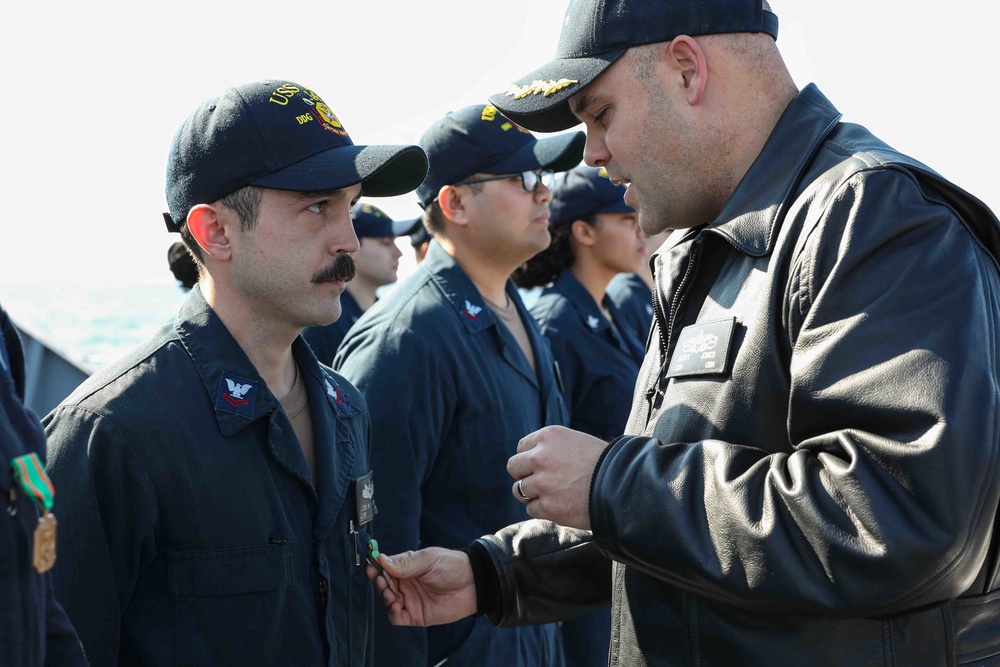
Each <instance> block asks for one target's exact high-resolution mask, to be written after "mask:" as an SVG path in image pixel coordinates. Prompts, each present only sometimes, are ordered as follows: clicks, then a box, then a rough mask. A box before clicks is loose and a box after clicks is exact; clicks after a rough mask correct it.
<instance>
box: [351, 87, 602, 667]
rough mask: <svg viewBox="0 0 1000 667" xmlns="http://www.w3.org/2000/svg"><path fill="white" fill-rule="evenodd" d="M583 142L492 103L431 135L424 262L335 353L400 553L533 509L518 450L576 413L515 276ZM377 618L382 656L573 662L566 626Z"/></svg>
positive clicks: (472, 534) (543, 242)
mask: <svg viewBox="0 0 1000 667" xmlns="http://www.w3.org/2000/svg"><path fill="white" fill-rule="evenodd" d="M584 141H585V138H584V135H583V133H582V132H577V133H572V134H562V135H557V136H554V137H549V138H546V139H543V140H541V141H539V140H536V139H535V137H534V136H533V135H532V134H531V133H530V132H528V131H527V130H524V129H522V128H521V127H519V126H518V125H516V124H514V123H513V122H511V121H509V120H508V119H506V118H504V117H503V116H502V115H500V114H499V113H497V111H496V109H495V108H493V107H491V106H483V105H477V106H471V107H466V108H464V109H461V110H459V111H455V112H452V113H449V114H447V115H446V116H445V117H444V118H442V119H440V120H439V121H437V122H436V123H434V124H433V125H432V126H431V127H430V128H429V129H428V130H427V131H426V132H425V133H424V136H423V138H422V140H421V142H420V143H421V146H422V147H423V148H424V150H425V151H427V153H428V161H429V163H430V171H429V172H428V175H427V178H426V179H424V182H423V183H422V184H421V186H420V188H419V189H418V190H417V196H418V198H419V200H420V204H421V206H422V207H423V208H424V219H423V222H424V225H425V226H426V228H427V229H428V231H429V232H430V234H431V235H432V237H433V240H432V241H431V243H430V247H429V248H428V251H427V256H426V259H425V260H424V261H423V262H421V264H420V266H419V267H418V268H417V270H416V272H415V273H414V274H413V275H412V276H411V277H410V278H409V279H407V280H406V281H404V282H403V283H401V284H400V285H398V286H397V287H396V288H395V289H394V290H393V292H392V293H391V294H390V295H388V296H387V297H386V298H385V299H383V300H380V301H379V302H378V303H376V304H375V305H374V306H372V308H371V309H369V310H368V311H367V312H366V313H365V314H364V315H363V316H362V317H361V319H359V320H358V322H357V323H356V324H355V325H354V327H353V328H352V329H351V331H350V333H348V335H347V337H346V338H345V339H344V341H343V343H342V344H341V346H340V348H339V350H338V353H337V356H336V358H335V359H334V368H337V369H338V370H339V371H340V372H341V373H342V374H343V375H344V376H345V377H347V378H349V379H350V381H351V382H353V383H355V384H356V385H357V386H358V388H359V389H361V391H362V392H364V394H365V396H366V397H367V399H368V403H369V409H370V411H371V416H372V419H371V423H372V457H373V461H372V464H373V466H375V467H377V468H378V470H379V475H380V478H379V480H380V481H379V496H378V497H379V503H378V505H379V507H378V508H379V512H380V514H379V535H378V538H379V542H380V547H381V548H382V550H383V551H385V552H386V553H398V552H400V551H405V550H407V549H418V548H420V547H423V546H429V545H438V546H447V547H451V548H462V547H464V546H465V545H467V544H469V543H470V542H471V541H472V540H473V539H475V538H477V537H478V536H480V535H482V534H484V533H488V532H492V531H495V530H498V529H500V528H502V527H503V526H506V525H508V524H510V523H513V522H516V521H521V520H524V519H526V518H528V515H527V513H526V512H525V509H524V506H523V504H521V503H519V502H518V501H517V500H516V499H514V498H512V497H511V495H510V477H509V476H508V474H507V470H506V465H507V459H509V458H510V457H511V456H512V455H513V454H514V453H515V452H516V450H517V443H518V440H519V439H520V438H522V437H523V436H525V435H526V434H528V433H530V432H532V431H534V430H536V429H538V428H541V427H542V426H545V425H550V424H564V423H565V420H566V409H565V406H564V404H563V402H562V399H561V398H560V387H559V379H558V370H557V368H556V366H555V363H554V361H553V358H552V355H551V353H550V352H549V349H548V346H547V344H546V342H545V339H544V338H543V337H542V336H541V334H540V332H539V331H538V329H537V326H536V325H535V324H534V321H533V320H532V318H531V316H530V315H529V314H528V312H527V311H526V310H525V308H524V305H523V304H522V303H521V299H520V297H519V296H518V292H517V289H516V288H515V287H514V284H513V283H512V282H511V281H510V279H509V278H510V275H511V273H513V271H514V269H516V268H517V267H518V266H520V265H521V264H523V263H524V262H526V261H527V260H528V259H530V258H531V257H532V256H534V255H535V254H537V253H538V252H540V251H542V250H544V249H545V248H546V247H548V245H549V241H550V236H549V224H548V221H549V211H548V205H549V200H550V199H551V196H552V195H551V192H550V191H549V188H548V185H547V184H546V183H545V180H546V179H545V175H546V174H547V173H549V172H552V171H566V170H568V169H571V168H572V167H574V166H575V165H577V164H578V163H579V162H580V160H581V158H582V154H583V144H584ZM608 576H609V577H610V573H609V575H608ZM376 619H377V620H376V636H377V637H379V640H378V650H377V651H376V652H375V656H376V664H379V665H394V666H397V665H403V666H406V665H414V666H416V665H419V666H420V667H423V666H424V665H437V664H439V663H440V662H442V661H444V660H445V659H447V661H448V662H447V664H448V666H449V667H458V666H460V665H476V667H482V666H484V665H503V666H504V667H517V666H518V665H521V666H523V667H529V666H530V667H537V666H541V667H546V666H559V665H562V664H563V654H562V645H561V643H560V640H559V634H558V632H557V628H556V626H555V625H554V624H548V625H537V626H526V627H520V628H504V629H501V628H496V627H493V626H492V625H491V624H490V623H489V622H488V621H487V620H486V618H485V617H471V618H467V619H464V620H462V621H459V622H458V623H454V624H451V625H445V626H440V627H435V628H429V629H424V628H400V627H394V626H391V625H389V624H388V622H387V620H386V619H385V618H384V616H383V615H376Z"/></svg>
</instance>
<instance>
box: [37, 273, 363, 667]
mask: <svg viewBox="0 0 1000 667" xmlns="http://www.w3.org/2000/svg"><path fill="white" fill-rule="evenodd" d="M292 354H293V356H294V358H295V361H296V363H298V366H299V369H300V373H301V378H302V379H303V380H304V381H305V382H306V389H307V392H308V396H309V407H310V411H311V413H312V421H313V434H314V444H315V451H316V468H317V475H318V484H317V486H316V487H314V486H313V482H312V476H311V474H310V470H309V467H308V465H307V463H306V460H305V457H304V455H303V453H302V449H301V446H300V444H299V441H298V438H297V437H296V435H295V432H294V430H293V428H292V425H291V422H290V421H289V419H288V417H287V416H286V414H285V411H284V410H283V408H282V407H281V405H280V403H279V402H278V401H277V399H276V398H275V397H274V395H273V394H272V393H271V391H270V389H269V388H268V387H267V385H266V383H265V382H264V380H263V379H262V378H261V376H260V374H259V373H258V372H257V370H256V368H255V367H254V366H253V364H252V363H251V362H250V360H249V359H248V358H247V356H246V354H245V353H244V352H243V350H242V348H241V347H240V346H239V344H238V343H237V342H236V340H235V339H234V338H233V336H232V335H231V334H230V332H229V330H228V329H227V328H226V326H225V324H223V322H222V320H220V319H219V317H218V315H216V313H215V311H213V310H212V309H211V308H210V307H209V306H208V304H207V303H206V302H205V300H204V298H203V296H202V294H201V290H200V288H199V287H195V288H194V289H193V290H192V291H191V293H190V295H189V296H188V299H187V301H186V302H185V303H184V305H183V306H182V307H181V311H180V313H179V315H178V317H177V319H176V320H175V321H174V322H173V323H172V324H171V325H168V326H167V327H164V328H163V329H161V330H160V332H159V333H157V334H156V335H155V336H154V337H153V338H151V339H150V340H149V341H147V342H146V343H144V344H142V345H141V346H140V347H139V348H137V349H136V350H135V351H133V352H132V353H130V354H128V355H126V356H125V357H124V358H122V359H121V360H119V361H117V362H114V363H112V364H111V365H109V366H107V367H105V368H104V369H102V370H101V371H100V372H98V373H97V374H96V375H94V376H93V377H91V378H90V379H88V380H87V381H86V382H84V384H83V385H81V386H80V387H79V388H78V389H77V391H75V392H74V393H73V395H71V396H70V397H69V398H67V399H66V401H64V402H63V403H62V405H60V406H59V407H57V408H56V409H55V410H53V412H52V413H50V414H49V415H48V416H47V417H46V418H45V420H44V424H45V426H46V429H47V431H48V434H49V448H50V468H51V471H50V474H51V476H52V478H53V480H54V481H55V483H56V485H57V488H59V493H60V499H61V502H60V503H59V508H60V512H61V516H60V519H59V521H60V525H59V545H58V548H59V552H60V553H59V564H58V565H57V566H56V568H55V578H54V579H55V589H56V593H57V594H58V595H59V596H60V601H61V602H62V603H63V605H64V606H65V607H66V611H67V612H68V613H69V616H70V618H71V619H72V620H73V621H74V623H75V624H76V626H77V631H78V632H79V634H80V638H81V639H82V641H83V645H84V648H85V649H86V651H87V653H88V656H89V657H90V660H91V662H92V664H93V665H95V666H99V667H112V666H114V665H116V664H117V665H121V666H122V667H124V666H125V665H144V666H154V667H155V666H160V665H163V666H166V665H234V666H236V665H239V666H245V665H328V666H330V667H333V666H338V667H342V666H347V665H350V666H351V667H359V666H367V665H371V664H372V661H373V642H372V630H373V628H372V624H373V617H374V614H373V611H374V609H373V605H374V595H373V589H372V586H371V583H370V582H369V581H368V580H367V578H366V577H365V560H364V556H365V554H364V549H365V545H366V543H367V540H368V537H369V536H370V535H371V528H372V525H373V524H372V523H370V522H368V521H367V520H368V519H370V514H371V513H370V512H369V515H368V516H365V517H359V511H360V510H361V509H362V508H363V507H364V506H365V505H364V503H361V502H359V501H360V500H361V497H360V494H362V493H364V494H365V496H366V497H368V498H370V496H371V494H372V491H373V486H372V483H373V482H374V481H375V480H373V479H366V475H367V474H368V473H369V471H371V466H370V465H369V460H368V459H369V437H370V433H369V428H368V415H367V408H366V406H365V402H364V399H363V398H362V396H361V394H360V393H359V392H358V391H357V390H356V389H355V388H354V387H352V386H351V385H350V384H349V383H348V382H346V381H345V380H344V379H343V378H341V377H340V376H338V375H337V374H335V373H333V371H331V370H329V369H328V368H323V367H321V366H320V365H319V363H317V361H316V358H315V356H313V354H312V351H311V350H310V349H309V347H308V345H306V343H305V341H303V340H302V339H301V338H297V339H296V340H295V342H294V343H293V345H292ZM358 480H361V482H360V483H359V481H358ZM362 521H364V522H365V523H364V525H359V524H360V523H361V522H362Z"/></svg>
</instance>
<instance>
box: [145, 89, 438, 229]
mask: <svg viewBox="0 0 1000 667" xmlns="http://www.w3.org/2000/svg"><path fill="white" fill-rule="evenodd" d="M426 174H427V156H426V155H425V154H424V151H423V149H422V148H420V147H419V146H414V145H382V146H356V145H355V144H354V142H353V141H351V138H350V136H348V134H347V130H346V129H344V126H343V124H342V123H341V122H340V120H339V119H338V118H337V116H336V115H335V114H334V113H333V111H332V110H331V109H330V107H329V106H327V105H326V103H325V102H324V101H323V100H322V99H321V98H320V96H319V95H317V94H316V93H315V92H313V91H312V90H311V89H309V88H306V87H305V86H302V85H299V84H297V83H292V82H290V81H287V80H283V79H274V80H268V81H255V82H253V83H247V84H243V85H240V86H235V87H233V88H229V89H228V90H226V91H225V92H224V93H222V94H221V95H220V96H218V97H216V98H213V99H210V100H207V101H206V102H204V103H203V104H202V105H201V106H200V107H198V109H197V110H196V111H195V112H194V113H193V114H191V115H190V116H189V117H188V118H187V120H185V121H184V123H183V124H182V125H181V127H180V129H179V130H178V131H177V133H176V134H175V135H174V140H173V144H172V145H171V148H170V154H169V156H168V158H167V186H166V195H167V206H168V207H169V209H170V212H169V213H165V214H164V220H165V221H166V223H167V229H169V230H170V231H178V229H179V226H180V225H181V224H183V223H184V222H185V221H186V220H187V215H188V213H189V212H190V210H191V208H192V207H194V206H196V205H198V204H210V203H212V202H214V201H218V200H219V199H221V198H222V197H225V196H226V195H228V194H230V193H231V192H235V191H236V190H239V189H240V188H242V187H244V186H247V185H256V186H260V187H264V188H273V189H275V190H293V191H297V192H311V191H318V190H338V189H340V188H346V187H349V186H352V185H356V184H358V183H360V184H361V194H363V195H365V196H368V197H391V196H395V195H401V194H405V193H407V192H411V191H413V190H414V189H416V187H417V186H418V185H420V183H421V181H423V179H424V176H425V175H426Z"/></svg>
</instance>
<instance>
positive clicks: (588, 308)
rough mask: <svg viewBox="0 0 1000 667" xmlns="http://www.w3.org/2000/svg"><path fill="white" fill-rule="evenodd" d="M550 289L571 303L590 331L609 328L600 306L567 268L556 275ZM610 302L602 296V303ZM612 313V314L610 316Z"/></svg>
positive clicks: (607, 303)
mask: <svg viewBox="0 0 1000 667" xmlns="http://www.w3.org/2000/svg"><path fill="white" fill-rule="evenodd" d="M552 289H553V290H554V291H556V292H558V293H559V294H562V295H563V296H564V297H565V298H566V300H567V301H569V302H570V304H572V306H573V309H574V310H576V312H577V314H578V315H579V316H580V319H581V320H582V321H583V325H584V326H585V327H587V329H589V330H590V331H593V332H595V333H596V332H599V331H606V330H608V329H610V328H611V323H610V322H608V319H607V318H606V317H604V315H603V314H602V313H601V307H600V306H599V305H598V303H597V302H596V301H594V297H593V296H592V295H591V294H590V292H588V291H587V288H586V287H584V286H583V284H582V283H581V282H580V281H579V280H577V279H576V276H574V275H573V274H572V273H570V271H569V269H563V270H562V271H561V272H560V273H559V275H558V276H556V279H555V281H554V282H553V283H552ZM610 303H611V299H609V298H608V297H607V296H605V297H604V305H605V306H608V305H609V304H610ZM613 316H614V314H612V317H613Z"/></svg>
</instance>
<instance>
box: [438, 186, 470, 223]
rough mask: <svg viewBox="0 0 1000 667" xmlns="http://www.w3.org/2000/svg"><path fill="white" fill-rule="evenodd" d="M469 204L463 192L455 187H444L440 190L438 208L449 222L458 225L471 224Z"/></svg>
mask: <svg viewBox="0 0 1000 667" xmlns="http://www.w3.org/2000/svg"><path fill="white" fill-rule="evenodd" d="M467 204H468V202H467V201H466V199H464V198H463V197H462V192H461V191H460V190H459V189H458V188H456V187H455V186H453V185H444V186H442V187H441V189H440V190H438V206H440V207H441V213H443V214H444V217H446V218H448V220H450V221H452V222H454V223H455V224H457V225H467V224H469V211H468V208H467Z"/></svg>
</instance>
